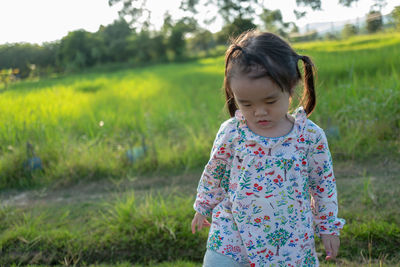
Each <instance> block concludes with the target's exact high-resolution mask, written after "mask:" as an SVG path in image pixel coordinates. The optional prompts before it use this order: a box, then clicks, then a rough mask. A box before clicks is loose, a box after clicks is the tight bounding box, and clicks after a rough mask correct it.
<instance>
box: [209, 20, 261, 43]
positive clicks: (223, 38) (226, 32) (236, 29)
mask: <svg viewBox="0 0 400 267" xmlns="http://www.w3.org/2000/svg"><path fill="white" fill-rule="evenodd" d="M256 27H257V26H256V25H255V24H254V23H253V21H252V19H244V18H236V19H235V20H234V21H233V22H232V23H230V24H226V25H225V26H224V27H222V30H221V31H219V32H218V33H216V41H217V43H218V44H224V45H225V44H226V43H227V42H228V40H229V38H230V37H236V36H238V35H239V34H241V33H242V32H244V31H247V30H250V29H255V28H256Z"/></svg>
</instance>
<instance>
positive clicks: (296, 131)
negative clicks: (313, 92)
mask: <svg viewBox="0 0 400 267" xmlns="http://www.w3.org/2000/svg"><path fill="white" fill-rule="evenodd" d="M290 115H292V117H293V118H294V125H293V128H292V130H291V131H290V132H289V133H288V134H286V135H285V136H281V137H265V136H261V135H258V134H256V133H254V132H253V131H252V130H250V128H249V127H248V126H247V123H246V119H245V118H244V116H243V114H242V112H241V111H240V110H236V112H235V118H236V120H237V121H238V133H239V136H240V137H241V139H245V140H248V141H255V142H257V143H259V144H262V145H263V146H265V147H272V146H275V145H277V144H280V143H284V142H288V141H290V140H292V139H297V138H298V137H299V136H301V135H302V134H303V132H304V128H305V127H306V123H307V114H306V112H305V110H304V108H303V107H298V108H297V109H296V110H295V111H294V112H293V113H292V114H290Z"/></svg>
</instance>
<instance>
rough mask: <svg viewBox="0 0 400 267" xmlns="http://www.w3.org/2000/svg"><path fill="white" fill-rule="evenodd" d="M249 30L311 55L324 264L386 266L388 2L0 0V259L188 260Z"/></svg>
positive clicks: (389, 240) (197, 243)
mask: <svg viewBox="0 0 400 267" xmlns="http://www.w3.org/2000/svg"><path fill="white" fill-rule="evenodd" d="M249 29H258V30H260V31H270V32H274V33H277V34H279V35H280V36H282V37H283V38H284V39H285V40H287V41H288V42H289V43H290V44H291V45H292V46H293V47H294V49H295V50H296V51H297V52H298V53H300V54H305V55H309V56H311V58H312V59H313V61H314V63H315V65H316V68H317V80H316V88H317V89H316V91H317V103H318V104H317V108H316V110H315V111H314V113H313V114H312V115H311V117H310V118H311V119H312V120H313V121H314V122H316V123H317V124H318V125H320V126H321V127H322V128H323V129H324V130H325V132H326V134H327V137H328V141H329V145H330V150H331V152H332V156H333V160H334V168H335V174H336V178H337V185H338V195H339V210H340V212H339V216H340V217H343V218H345V219H346V221H347V224H346V226H345V228H344V230H343V231H342V235H341V236H342V237H341V243H342V245H341V250H340V255H341V256H340V259H339V260H338V262H337V264H339V265H343V266H363V265H365V266H383V265H384V266H398V265H397V264H398V263H399V262H400V253H399V252H398V249H397V248H398V247H399V246H400V226H399V225H400V210H399V209H398V208H397V207H398V206H399V205H400V200H399V198H398V195H399V194H400V179H399V178H400V177H399V173H400V105H399V103H400V75H399V73H400V60H399V59H400V0H392V1H389V0H358V1H357V0H335V1H328V0H281V1H267V0H264V1H261V0H171V1H163V2H161V1H155V0H147V1H146V0H133V1H127V0H108V1H107V0H85V1H77V0H70V1H64V0H57V1H54V0H38V1H28V0H13V1H6V0H5V1H0V265H1V266H3V265H4V266H21V265H30V266H48V265H66V266H70V265H83V266H86V265H91V266H132V265H135V266H142V265H146V266H201V260H202V257H203V255H204V252H205V242H206V238H207V230H204V231H202V232H200V233H199V234H196V235H192V234H191V232H190V222H191V219H192V216H193V213H194V211H193V208H192V204H193V201H194V197H195V194H196V188H197V183H198V180H199V178H200V175H201V172H202V168H203V167H204V165H205V164H206V162H207V161H208V157H209V153H210V149H211V146H212V142H213V140H214V138H215V134H216V132H217V130H218V128H219V126H220V124H221V122H223V121H224V120H226V119H228V118H229V115H228V113H227V112H226V111H225V108H224V95H223V91H222V84H223V79H224V52H225V50H226V48H227V46H228V45H229V38H231V37H235V36H237V35H238V34H240V33H241V32H243V31H246V30H249ZM300 69H302V67H301V66H300ZM301 90H302V85H301V84H300V85H299V87H298V88H297V92H296V95H295V96H294V101H293V105H292V109H293V108H295V105H296V103H298V101H297V96H298V95H301ZM317 246H318V251H319V253H320V256H321V257H320V260H321V263H322V266H330V265H329V263H327V262H325V261H324V256H323V253H322V252H323V250H322V244H321V243H320V241H319V240H317Z"/></svg>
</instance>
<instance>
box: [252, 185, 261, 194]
mask: <svg viewBox="0 0 400 267" xmlns="http://www.w3.org/2000/svg"><path fill="white" fill-rule="evenodd" d="M262 189H263V187H262V186H261V185H259V184H254V189H253V190H254V191H257V192H260V191H261V190H262Z"/></svg>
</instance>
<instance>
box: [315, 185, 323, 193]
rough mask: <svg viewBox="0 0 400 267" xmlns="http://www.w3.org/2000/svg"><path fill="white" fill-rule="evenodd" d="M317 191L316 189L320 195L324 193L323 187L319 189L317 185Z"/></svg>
mask: <svg viewBox="0 0 400 267" xmlns="http://www.w3.org/2000/svg"><path fill="white" fill-rule="evenodd" d="M317 189H318V191H319V192H321V193H322V192H324V191H325V189H324V188H323V187H319V185H317Z"/></svg>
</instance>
